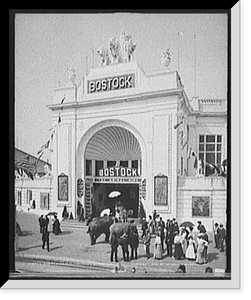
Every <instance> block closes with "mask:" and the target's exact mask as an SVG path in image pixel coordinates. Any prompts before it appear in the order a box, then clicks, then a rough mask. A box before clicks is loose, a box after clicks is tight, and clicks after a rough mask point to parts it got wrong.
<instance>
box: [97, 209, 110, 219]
mask: <svg viewBox="0 0 251 300" xmlns="http://www.w3.org/2000/svg"><path fill="white" fill-rule="evenodd" d="M110 212H111V210H110V208H106V209H104V210H102V211H101V213H100V217H104V216H109V215H110Z"/></svg>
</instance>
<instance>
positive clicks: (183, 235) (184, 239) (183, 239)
mask: <svg viewBox="0 0 251 300" xmlns="http://www.w3.org/2000/svg"><path fill="white" fill-rule="evenodd" d="M180 243H181V247H182V251H183V255H184V256H185V255H186V251H187V232H186V230H185V229H183V228H182V229H181V231H180Z"/></svg>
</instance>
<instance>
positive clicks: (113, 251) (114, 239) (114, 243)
mask: <svg viewBox="0 0 251 300" xmlns="http://www.w3.org/2000/svg"><path fill="white" fill-rule="evenodd" d="M110 244H111V257H110V260H111V262H112V261H113V255H115V261H116V262H118V246H119V243H118V239H117V235H116V233H115V232H113V233H112V235H111V239H110Z"/></svg>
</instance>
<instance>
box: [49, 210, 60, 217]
mask: <svg viewBox="0 0 251 300" xmlns="http://www.w3.org/2000/svg"><path fill="white" fill-rule="evenodd" d="M57 214H58V213H57V212H55V211H50V212H49V213H48V214H47V215H46V216H49V217H50V216H56V215H57Z"/></svg>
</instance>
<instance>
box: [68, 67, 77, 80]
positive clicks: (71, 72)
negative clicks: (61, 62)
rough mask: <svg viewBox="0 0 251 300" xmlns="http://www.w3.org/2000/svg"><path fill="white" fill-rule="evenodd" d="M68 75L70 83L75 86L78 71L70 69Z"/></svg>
mask: <svg viewBox="0 0 251 300" xmlns="http://www.w3.org/2000/svg"><path fill="white" fill-rule="evenodd" d="M67 75H68V79H69V83H71V84H74V82H75V79H76V69H75V68H74V67H70V68H68V69H67Z"/></svg>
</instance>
